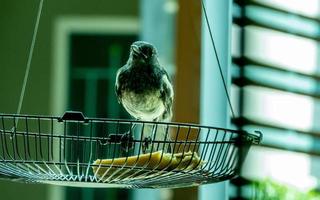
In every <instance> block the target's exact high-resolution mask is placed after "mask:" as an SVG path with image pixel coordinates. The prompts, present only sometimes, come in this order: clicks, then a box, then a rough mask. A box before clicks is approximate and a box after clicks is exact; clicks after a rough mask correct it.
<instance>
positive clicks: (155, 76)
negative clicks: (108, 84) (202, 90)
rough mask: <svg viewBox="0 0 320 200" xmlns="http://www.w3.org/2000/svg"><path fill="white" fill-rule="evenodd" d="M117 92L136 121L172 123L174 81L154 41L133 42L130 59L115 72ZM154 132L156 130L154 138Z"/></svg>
mask: <svg viewBox="0 0 320 200" xmlns="http://www.w3.org/2000/svg"><path fill="white" fill-rule="evenodd" d="M115 93H116V96H117V98H118V102H119V103H120V104H122V106H123V107H124V108H125V110H126V111H127V112H128V113H129V114H130V115H131V116H132V117H133V118H135V119H137V120H141V121H153V122H158V121H162V122H169V121H170V120H171V118H172V105H173V98H174V91H173V86H172V82H171V79H170V77H169V75H168V72H167V71H166V69H165V68H164V67H163V66H161V65H160V63H159V59H158V52H157V49H156V47H155V46H154V45H153V44H151V43H148V42H145V41H136V42H133V43H132V44H131V46H130V52H129V58H128V60H127V62H126V64H125V65H124V66H122V67H121V68H119V69H118V71H117V74H116V81H115ZM153 134H154V130H153V131H152V135H151V137H152V136H153Z"/></svg>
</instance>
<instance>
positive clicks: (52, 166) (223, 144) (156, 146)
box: [0, 112, 262, 188]
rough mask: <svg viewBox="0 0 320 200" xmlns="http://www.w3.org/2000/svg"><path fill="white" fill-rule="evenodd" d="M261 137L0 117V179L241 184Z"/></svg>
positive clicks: (158, 125)
mask: <svg viewBox="0 0 320 200" xmlns="http://www.w3.org/2000/svg"><path fill="white" fill-rule="evenodd" d="M150 131H151V132H152V134H150ZM160 136H161V137H160ZM261 137H262V135H261V133H260V132H257V133H256V134H249V133H247V132H243V131H241V132H240V131H235V130H229V129H222V128H214V127H209V126H199V125H193V124H183V123H163V122H143V121H134V120H116V119H100V118H86V117H84V116H83V114H82V113H80V112H66V113H65V114H64V115H63V116H62V117H52V116H35V115H9V114H0V177H1V178H6V179H10V180H18V181H24V182H36V183H48V184H55V185H66V186H79V187H122V188H174V187H188V186H196V185H200V184H206V183H213V182H219V181H223V180H227V179H230V178H233V177H235V176H236V175H237V173H238V171H239V168H240V166H241V163H242V162H243V160H244V158H245V155H246V154H247V152H248V150H249V147H250V145H251V144H259V142H260V140H261Z"/></svg>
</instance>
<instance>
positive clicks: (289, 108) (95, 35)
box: [0, 0, 320, 200]
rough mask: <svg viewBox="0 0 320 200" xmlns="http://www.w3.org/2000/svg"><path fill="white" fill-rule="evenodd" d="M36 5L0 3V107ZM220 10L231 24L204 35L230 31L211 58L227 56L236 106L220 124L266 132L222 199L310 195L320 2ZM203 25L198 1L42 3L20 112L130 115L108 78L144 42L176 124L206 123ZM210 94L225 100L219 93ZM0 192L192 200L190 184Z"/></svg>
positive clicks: (275, 1) (14, 87)
mask: <svg viewBox="0 0 320 200" xmlns="http://www.w3.org/2000/svg"><path fill="white" fill-rule="evenodd" d="M38 4H39V1H38V0H28V1H27V0H21V1H19V2H18V1H10V0H0V77H1V78H0V99H1V100H0V112H1V113H16V111H17V107H18V101H19V97H20V92H21V87H22V82H23V77H24V73H25V69H26V63H27V57H28V52H29V48H30V44H31V39H32V32H33V28H34V24H35V19H36V13H37V9H38ZM225 11H226V12H228V11H230V13H229V14H230V20H229V22H230V23H225V24H223V25H220V26H219V27H216V26H213V27H212V29H213V32H214V35H215V34H217V33H218V32H219V31H220V30H221V29H224V30H227V31H228V34H227V36H226V38H227V41H228V42H227V43H222V44H220V46H219V45H218V54H219V52H220V53H221V52H224V51H220V50H221V48H219V47H221V45H224V46H226V51H227V53H225V54H222V53H221V54H220V55H219V56H220V57H224V58H226V59H227V60H228V61H225V63H226V64H225V65H223V67H226V66H229V68H228V71H229V77H227V78H228V80H229V84H228V85H229V86H230V87H229V92H230V93H231V99H232V105H233V107H234V109H235V111H236V116H235V117H234V118H231V116H230V117H228V121H230V123H228V124H229V125H228V126H229V127H231V128H234V129H239V130H246V131H249V132H253V131H255V130H259V131H261V132H262V133H263V134H264V139H263V141H262V145H260V146H254V147H253V148H252V149H251V150H250V152H249V155H248V157H247V159H246V161H245V163H244V166H243V168H242V171H241V176H240V177H238V178H236V179H234V180H231V181H228V182H227V187H226V197H227V198H229V199H267V198H273V199H295V198H296V199H312V198H319V199H320V194H319V193H320V192H319V178H320V172H319V168H320V124H319V123H318V121H319V119H320V114H318V112H319V111H320V103H319V99H320V84H319V83H320V82H319V81H320V68H319V64H320V60H319V56H320V51H319V40H320V26H319V25H320V1H319V0H305V1H300V0H286V1H283V0H234V1H233V2H231V1H230V7H229V10H225ZM223 12H224V11H223V10H222V11H221V15H222V14H223ZM217 14H220V13H217ZM209 15H210V13H209ZM212 21H213V22H214V21H215V18H213V19H212ZM226 21H228V19H227V20H226ZM231 21H232V23H231ZM204 26H205V24H204V20H203V16H202V13H201V4H200V1H199V0H188V1H186V0H152V1H150V0H130V1H126V0H117V1H111V0H91V1H76V0H68V1H62V0H55V1H52V0H45V1H44V6H43V11H42V17H41V20H40V26H39V31H38V36H37V41H36V45H35V50H34V55H33V59H32V64H31V70H30V75H29V80H28V84H27V87H26V93H25V98H24V102H23V106H22V111H21V113H25V114H41V115H58V116H60V115H62V114H63V112H64V111H65V110H80V111H82V112H83V113H84V114H85V115H86V116H88V117H108V118H129V116H128V114H127V113H126V112H125V111H124V110H123V108H122V107H121V106H120V105H119V104H118V102H117V99H116V97H115V95H114V81H115V73H116V71H117V69H118V68H119V67H121V66H122V65H124V64H125V62H126V60H127V56H128V50H129V46H130V44H131V43H132V42H133V41H136V40H146V41H148V42H151V43H153V44H154V45H155V46H156V47H157V48H158V51H159V55H160V62H161V64H162V65H163V66H165V67H166V69H167V70H168V72H169V74H170V76H171V77H172V80H173V83H174V86H175V93H176V95H175V105H174V121H178V122H192V123H200V122H203V121H206V120H205V119H201V116H202V115H201V112H202V111H201V106H203V105H202V102H203V99H204V98H206V96H204V95H203V94H202V93H201V91H202V90H201V88H202V87H203V84H205V85H208V84H211V82H210V81H205V82H203V81H202V80H203V76H202V74H201V66H202V65H203V59H202V55H203V54H204V53H205V51H206V49H205V48H203V46H204V45H203V44H204V42H207V43H209V42H210V41H203V37H204V36H203V31H207V30H206V29H205V28H204ZM223 26H225V27H223ZM217 35H219V34H217ZM224 39H225V38H224ZM218 43H219V38H218ZM210 48H212V46H210ZM211 50H212V49H211ZM211 53H212V52H211ZM210 59H214V55H213V54H212V57H211V58H210ZM228 63H229V64H228ZM211 67H212V68H217V66H216V65H212V66H211ZM209 76H210V75H209ZM219 78H220V77H219V76H217V75H216V74H212V79H219ZM218 81H221V80H218ZM209 87H210V85H209ZM212 94H213V96H217V97H218V96H222V97H223V98H225V93H224V91H223V88H220V89H219V90H213V91H212ZM208 101H209V102H210V101H215V99H208ZM225 101H226V99H225ZM206 109H208V110H210V109H214V107H210V104H209V105H208V106H207V107H206ZM213 112H214V110H213ZM223 117H224V116H222V118H223ZM212 125H215V123H214V122H213V123H212ZM0 195H1V199H6V200H17V199H22V198H23V199H26V200H28V199H32V200H43V199H50V200H54V199H61V200H63V199H68V200H72V199H77V200H94V199H99V200H103V199H108V200H116V199H121V200H122V199H123V200H127V199H128V200H129V199H130V200H131V199H132V200H137V199H156V200H176V199H184V200H197V199H201V198H199V197H198V196H199V190H198V188H187V189H185V188H184V189H174V190H125V189H92V188H91V189H86V188H71V187H68V188H66V187H59V186H50V185H41V184H22V183H15V182H8V181H2V180H0ZM202 199H203V197H202ZM219 200H220V199H219Z"/></svg>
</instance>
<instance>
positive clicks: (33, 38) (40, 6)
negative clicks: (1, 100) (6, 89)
mask: <svg viewBox="0 0 320 200" xmlns="http://www.w3.org/2000/svg"><path fill="white" fill-rule="evenodd" d="M42 7H43V0H40V2H39V8H38V14H37V19H36V24H35V26H34V29H33V35H32V41H31V46H30V50H29V55H28V61H27V67H26V71H25V74H24V79H23V84H22V89H21V93H20V98H19V104H18V109H17V114H20V112H21V108H22V103H23V99H24V94H25V91H26V86H27V82H28V77H29V72H30V67H31V61H32V56H33V50H34V46H35V43H36V38H37V33H38V28H39V23H40V17H41V12H42ZM17 124H18V121H17Z"/></svg>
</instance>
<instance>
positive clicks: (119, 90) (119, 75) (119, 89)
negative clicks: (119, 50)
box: [115, 67, 124, 103]
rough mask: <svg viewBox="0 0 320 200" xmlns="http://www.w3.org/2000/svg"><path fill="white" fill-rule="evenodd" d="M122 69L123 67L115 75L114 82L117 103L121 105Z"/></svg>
mask: <svg viewBox="0 0 320 200" xmlns="http://www.w3.org/2000/svg"><path fill="white" fill-rule="evenodd" d="M123 69H124V67H121V68H120V69H118V71H117V75H116V82H115V93H116V95H117V98H118V102H119V103H121V96H122V94H121V83H120V79H121V76H122V73H123Z"/></svg>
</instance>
